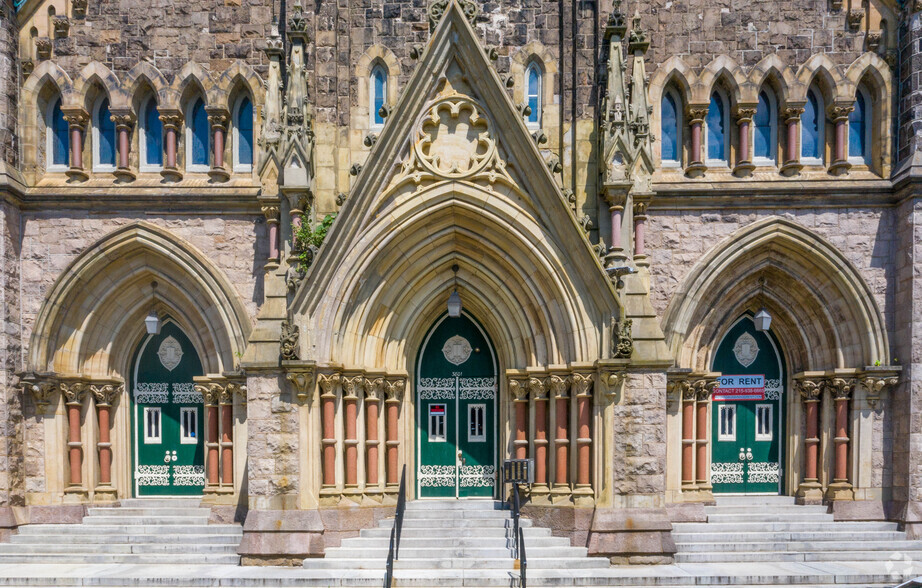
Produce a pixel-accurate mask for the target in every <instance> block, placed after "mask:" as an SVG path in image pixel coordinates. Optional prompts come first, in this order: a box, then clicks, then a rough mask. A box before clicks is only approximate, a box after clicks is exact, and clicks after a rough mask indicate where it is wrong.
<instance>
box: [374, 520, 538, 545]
mask: <svg viewBox="0 0 922 588" xmlns="http://www.w3.org/2000/svg"><path fill="white" fill-rule="evenodd" d="M523 522H524V520H523ZM392 526H393V525H388V526H387V527H375V528H372V529H362V530H361V531H360V532H359V537H368V538H381V537H390V536H391V527H392ZM522 530H523V531H524V534H525V538H526V539H528V538H530V537H550V536H551V530H550V529H547V528H543V527H525V526H523V527H522ZM511 534H512V525H510V526H509V527H480V528H477V527H466V528H463V529H459V528H456V527H440V528H432V529H426V528H418V527H407V526H406V525H404V527H403V529H402V531H401V534H400V542H401V543H403V542H404V541H406V540H407V539H427V538H432V539H448V538H453V537H461V538H469V537H473V538H476V537H485V538H495V537H508V536H510V535H511Z"/></svg>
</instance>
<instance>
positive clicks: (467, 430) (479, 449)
mask: <svg viewBox="0 0 922 588" xmlns="http://www.w3.org/2000/svg"><path fill="white" fill-rule="evenodd" d="M419 358H420V359H419V367H418V370H417V378H416V394H417V396H416V410H417V415H416V423H417V432H416V438H417V460H416V463H417V471H416V480H417V496H418V497H419V498H478V497H481V498H491V497H493V496H494V494H495V489H496V485H497V473H498V472H497V467H496V391H497V377H496V359H495V357H494V354H493V348H492V346H491V345H490V342H489V340H488V339H487V337H486V335H485V334H484V333H483V331H482V330H481V329H480V327H479V326H478V325H477V324H476V323H475V322H474V321H473V320H472V319H470V318H469V317H467V316H466V315H463V314H462V315H461V316H460V317H457V318H451V317H447V316H446V317H444V318H443V319H441V320H440V321H439V322H438V323H437V324H436V325H435V327H433V328H432V330H431V331H430V332H429V335H428V336H427V338H426V340H425V342H424V343H423V347H422V349H421V350H420V355H419Z"/></svg>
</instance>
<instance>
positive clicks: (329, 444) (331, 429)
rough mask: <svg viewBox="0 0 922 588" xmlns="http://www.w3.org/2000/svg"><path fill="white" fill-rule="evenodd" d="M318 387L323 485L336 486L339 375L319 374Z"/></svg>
mask: <svg viewBox="0 0 922 588" xmlns="http://www.w3.org/2000/svg"><path fill="white" fill-rule="evenodd" d="M319 381H320V387H321V389H322V390H323V393H322V394H321V395H320V428H321V430H322V434H323V439H322V440H321V443H322V445H323V458H322V463H321V467H322V470H323V485H324V486H326V487H332V486H336V393H335V391H336V387H337V386H338V385H339V383H340V375H339V374H321V375H320V378H319Z"/></svg>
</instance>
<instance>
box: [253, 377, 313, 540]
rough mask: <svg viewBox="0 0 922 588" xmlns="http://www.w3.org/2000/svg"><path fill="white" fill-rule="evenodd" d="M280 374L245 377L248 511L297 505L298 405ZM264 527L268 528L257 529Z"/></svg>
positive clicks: (287, 507)
mask: <svg viewBox="0 0 922 588" xmlns="http://www.w3.org/2000/svg"><path fill="white" fill-rule="evenodd" d="M284 388H285V386H284V384H283V382H282V380H281V377H280V376H276V375H270V374H267V375H254V376H249V377H248V378H247V474H248V475H247V494H248V496H249V508H250V509H251V510H288V509H295V508H298V492H299V488H300V485H299V484H300V476H299V473H298V430H299V429H298V407H297V405H292V404H291V403H290V402H288V401H287V400H286V399H284V398H282V397H281V395H280V394H279V390H282V389H284ZM260 530H267V529H260Z"/></svg>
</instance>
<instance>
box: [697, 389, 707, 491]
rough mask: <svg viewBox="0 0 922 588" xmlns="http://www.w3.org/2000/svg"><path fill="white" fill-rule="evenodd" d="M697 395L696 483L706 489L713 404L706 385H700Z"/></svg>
mask: <svg viewBox="0 0 922 588" xmlns="http://www.w3.org/2000/svg"><path fill="white" fill-rule="evenodd" d="M695 392H696V395H697V398H696V400H697V404H696V405H695V416H696V422H695V448H696V453H697V455H696V456H695V471H696V473H697V478H696V480H695V481H696V482H697V484H698V487H699V488H700V487H706V486H708V485H709V484H710V476H709V475H708V455H710V453H709V451H708V433H709V431H710V430H711V428H710V427H709V426H708V405H709V404H710V402H711V391H710V388H709V387H708V385H707V384H706V383H704V384H703V385H700V386H698V387H697V389H696V390H695Z"/></svg>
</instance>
